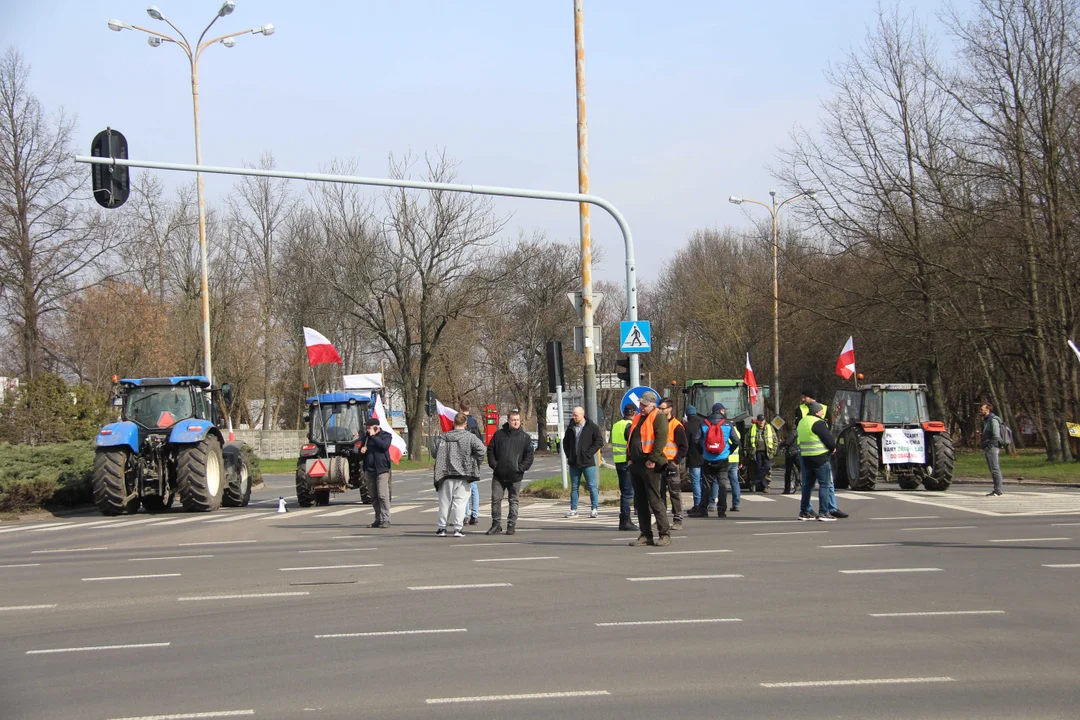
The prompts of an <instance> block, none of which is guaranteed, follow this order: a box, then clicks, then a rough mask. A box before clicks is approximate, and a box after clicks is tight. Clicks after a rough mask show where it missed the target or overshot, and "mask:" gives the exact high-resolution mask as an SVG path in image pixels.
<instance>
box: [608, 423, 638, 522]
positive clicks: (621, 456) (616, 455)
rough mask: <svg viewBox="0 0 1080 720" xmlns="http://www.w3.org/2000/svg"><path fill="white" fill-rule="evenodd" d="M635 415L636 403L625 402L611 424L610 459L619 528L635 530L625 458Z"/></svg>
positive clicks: (628, 470) (628, 473)
mask: <svg viewBox="0 0 1080 720" xmlns="http://www.w3.org/2000/svg"><path fill="white" fill-rule="evenodd" d="M635 415H637V405H635V404H634V403H630V402H628V403H626V405H625V406H623V415H622V419H621V420H617V421H616V422H615V424H614V425H612V426H611V459H612V461H613V462H614V463H615V474H616V475H618V476H619V530H623V531H627V532H637V530H638V526H637V525H635V524H634V520H633V502H634V484H633V482H632V481H631V480H630V463H629V462H627V458H626V440H627V437H628V436H629V435H630V421H631V420H632V419H633V417H634V416H635Z"/></svg>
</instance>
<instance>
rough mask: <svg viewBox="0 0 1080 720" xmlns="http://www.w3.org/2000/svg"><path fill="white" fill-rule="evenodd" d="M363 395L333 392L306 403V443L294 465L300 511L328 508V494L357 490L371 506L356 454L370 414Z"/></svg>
mask: <svg viewBox="0 0 1080 720" xmlns="http://www.w3.org/2000/svg"><path fill="white" fill-rule="evenodd" d="M371 405H372V396H371V395H370V394H367V393H356V392H349V391H345V392H333V393H324V394H321V395H315V396H313V397H309V398H308V399H307V431H308V435H307V443H306V444H304V445H303V446H302V447H301V448H300V457H299V459H298V460H297V461H296V499H297V502H298V503H299V504H300V505H301V506H302V507H310V506H312V505H328V504H329V503H330V494H331V493H343V492H345V491H346V490H348V489H350V488H359V490H360V498H361V500H362V501H363V502H365V503H367V502H371V499H370V498H369V497H368V491H367V483H366V482H364V476H363V472H362V464H363V456H362V455H361V453H360V445H361V441H362V440H363V439H364V438H363V434H364V432H365V428H364V425H365V423H366V422H367V419H368V417H369V416H370V414H371Z"/></svg>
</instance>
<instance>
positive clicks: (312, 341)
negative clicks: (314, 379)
mask: <svg viewBox="0 0 1080 720" xmlns="http://www.w3.org/2000/svg"><path fill="white" fill-rule="evenodd" d="M304 345H306V346H307V359H308V367H315V366H316V365H322V364H323V363H338V364H339V365H340V364H341V356H340V355H338V352H337V350H335V349H334V346H333V345H332V344H331V343H330V341H329V340H327V339H326V336H325V335H323V334H322V333H321V332H319V331H318V330H312V329H311V328H309V327H306V328H304Z"/></svg>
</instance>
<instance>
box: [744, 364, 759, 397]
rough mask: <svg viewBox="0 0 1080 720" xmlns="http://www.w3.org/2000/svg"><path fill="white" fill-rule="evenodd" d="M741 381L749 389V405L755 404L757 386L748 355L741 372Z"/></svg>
mask: <svg viewBox="0 0 1080 720" xmlns="http://www.w3.org/2000/svg"><path fill="white" fill-rule="evenodd" d="M742 381H743V382H744V383H746V387H748V388H750V404H751V405H753V404H754V403H756V402H757V396H758V386H757V380H756V379H755V378H754V368H752V367H750V353H746V369H745V370H743V375H742Z"/></svg>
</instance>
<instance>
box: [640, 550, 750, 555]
mask: <svg viewBox="0 0 1080 720" xmlns="http://www.w3.org/2000/svg"><path fill="white" fill-rule="evenodd" d="M729 552H731V550H654V551H652V552H647V553H645V554H646V555H708V554H711V553H729Z"/></svg>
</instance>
